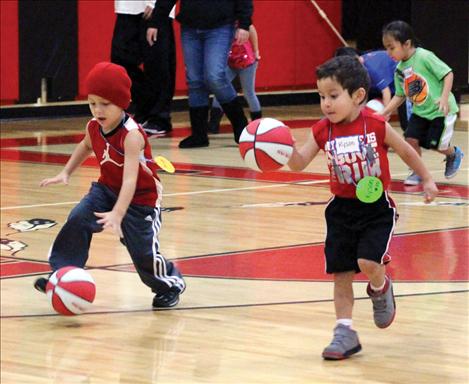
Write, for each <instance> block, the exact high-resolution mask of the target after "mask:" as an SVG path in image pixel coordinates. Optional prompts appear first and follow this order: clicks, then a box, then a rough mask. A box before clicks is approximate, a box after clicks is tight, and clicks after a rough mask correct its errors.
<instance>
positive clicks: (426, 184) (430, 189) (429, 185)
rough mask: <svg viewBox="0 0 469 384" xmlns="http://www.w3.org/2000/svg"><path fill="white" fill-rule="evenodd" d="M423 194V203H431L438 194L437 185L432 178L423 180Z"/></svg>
mask: <svg viewBox="0 0 469 384" xmlns="http://www.w3.org/2000/svg"><path fill="white" fill-rule="evenodd" d="M423 195H424V202H425V204H428V203H431V202H432V201H433V200H435V197H436V196H437V195H438V187H437V186H436V184H435V182H434V181H433V180H432V179H430V180H424V181H423Z"/></svg>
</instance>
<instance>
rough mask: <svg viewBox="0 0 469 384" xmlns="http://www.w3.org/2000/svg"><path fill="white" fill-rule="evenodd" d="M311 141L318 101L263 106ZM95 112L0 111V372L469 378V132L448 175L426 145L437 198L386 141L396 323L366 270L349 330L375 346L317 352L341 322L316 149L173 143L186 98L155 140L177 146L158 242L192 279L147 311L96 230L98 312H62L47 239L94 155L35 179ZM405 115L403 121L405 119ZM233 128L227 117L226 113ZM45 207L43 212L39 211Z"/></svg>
mask: <svg viewBox="0 0 469 384" xmlns="http://www.w3.org/2000/svg"><path fill="white" fill-rule="evenodd" d="M264 114H265V116H271V117H275V118H278V119H280V120H283V121H285V122H286V123H287V124H288V125H290V126H291V128H292V129H293V134H294V135H295V137H296V138H297V140H298V141H299V142H302V141H303V140H304V138H305V136H306V133H307V131H308V129H307V127H309V126H311V124H312V122H313V120H315V119H317V118H318V117H319V111H318V108H317V106H314V107H311V106H297V107H277V108H266V109H265V111H264ZM87 120H88V117H82V118H69V119H43V120H37V121H2V122H1V133H2V138H1V140H0V143H1V164H0V165H1V211H0V213H1V264H0V265H1V277H2V279H1V351H2V352H1V382H2V383H3V384H7V383H15V384H16V383H67V384H68V383H92V384H94V383H135V384H137V383H240V384H244V383H246V384H247V383H357V384H358V383H360V384H361V383H396V384H397V383H399V384H401V383H410V382H412V383H435V384H441V383H461V384H462V383H468V382H469V371H468V361H469V329H468V328H469V325H468V321H467V319H468V308H469V305H468V291H469V290H468V288H469V287H468V280H469V271H468V270H469V264H468V233H469V231H468V208H467V205H468V197H469V194H468V160H467V159H468V157H469V155H468V150H469V148H468V133H467V130H459V131H456V133H455V136H454V142H455V143H457V144H458V145H460V146H461V147H462V149H463V151H464V152H465V153H466V157H465V158H464V162H463V165H462V169H461V171H460V172H459V173H458V174H457V176H456V177H455V178H454V179H452V180H450V181H448V180H445V178H444V176H443V168H444V163H443V162H442V160H443V158H442V156H440V155H438V154H436V153H433V152H429V151H425V152H424V155H423V157H424V160H425V162H426V163H427V165H428V167H429V168H430V170H431V171H432V174H433V175H434V177H435V179H436V181H437V182H438V184H439V187H440V191H441V194H440V196H439V198H438V199H437V201H436V203H434V204H431V205H427V206H425V205H424V204H423V203H422V196H421V190H420V189H419V187H410V188H409V187H404V186H403V185H402V180H403V179H404V178H405V177H406V176H407V173H408V171H407V168H406V166H405V164H404V163H403V162H402V161H401V160H400V159H399V158H397V157H396V155H395V154H394V153H390V155H389V156H390V163H391V169H392V174H393V179H394V182H393V184H392V187H391V194H392V196H393V198H394V199H395V200H396V203H397V204H398V211H399V213H400V219H399V221H398V224H397V228H396V233H395V237H394V239H393V242H392V245H391V254H392V257H393V262H392V263H391V264H390V267H389V273H390V275H391V276H392V277H393V279H394V281H395V293H396V302H397V316H396V320H395V322H394V323H393V325H392V326H391V327H390V328H388V329H386V330H381V329H378V328H376V327H375V326H374V324H373V320H372V311H371V303H370V301H369V299H368V298H367V297H366V293H365V286H366V281H365V279H364V277H363V276H362V275H357V279H356V283H355V287H354V288H355V295H356V297H357V300H356V302H355V308H354V328H355V329H356V330H357V331H358V333H359V337H360V341H361V343H362V346H363V350H362V351H361V352H360V353H359V354H357V355H355V356H353V357H352V358H350V359H348V360H345V361H340V362H331V361H323V360H322V359H321V352H322V349H323V348H324V347H325V346H326V345H327V344H328V343H329V342H330V339H331V336H332V329H333V327H334V325H335V324H334V323H335V316H334V309H333V301H332V288H333V286H332V282H331V279H330V276H328V275H326V274H325V273H324V260H323V255H322V248H323V240H324V236H325V223H324V217H323V213H324V207H325V204H326V201H327V200H328V198H329V196H330V193H329V190H328V184H327V174H326V165H325V159H324V156H323V155H320V156H319V157H318V158H317V159H315V160H314V161H313V163H312V164H311V165H310V166H309V167H308V169H307V170H306V171H305V172H302V173H299V172H291V171H289V170H282V171H279V172H273V173H271V174H258V173H255V172H254V171H250V170H247V169H246V168H245V167H244V165H243V163H242V160H241V158H240V156H239V153H238V150H237V148H236V146H235V144H234V142H233V140H232V135H231V134H229V133H222V134H219V135H212V136H211V137H210V139H211V143H210V147H209V148H203V149H191V150H179V149H178V147H177V144H178V142H179V140H180V139H181V138H182V137H183V136H185V135H186V134H187V133H188V130H187V114H186V113H175V114H174V120H175V127H176V128H175V130H174V132H173V134H172V136H171V137H167V138H154V139H151V143H152V146H153V154H154V155H163V156H165V157H167V158H169V159H170V160H171V161H173V162H174V164H175V166H176V168H177V173H176V174H174V175H169V174H165V173H163V172H162V173H161V179H162V181H163V184H164V187H165V190H164V202H163V206H164V208H165V212H164V225H163V229H162V231H161V236H160V241H161V246H162V252H163V254H164V255H165V256H166V257H167V258H169V259H171V260H173V261H175V262H176V263H177V265H178V266H179V267H180V269H181V270H182V272H183V273H184V275H185V276H186V281H187V286H188V287H187V290H186V292H185V293H184V295H183V296H182V297H181V302H180V304H179V306H178V307H176V308H175V309H173V310H164V311H152V309H151V300H152V295H151V293H150V291H149V290H148V289H147V288H146V287H145V286H144V285H143V284H142V283H141V282H140V280H139V279H138V277H137V275H136V273H135V271H134V269H133V267H132V264H131V262H130V258H129V256H128V255H127V253H126V250H125V248H124V247H123V246H121V245H120V243H119V241H118V239H117V238H116V237H115V236H114V235H113V234H111V233H107V232H105V233H101V234H97V235H95V237H94V239H93V243H92V247H91V253H90V255H91V256H90V260H89V263H88V267H89V272H90V273H91V274H92V276H93V277H94V279H95V281H96V283H97V297H96V300H95V303H94V304H93V306H92V309H91V311H90V312H89V313H87V314H85V315H82V316H76V317H62V316H59V315H57V314H55V313H54V312H53V310H52V309H51V308H50V307H49V305H48V302H47V300H46V297H45V296H44V295H41V294H40V293H38V292H37V291H35V290H34V289H33V287H32V283H33V281H34V280H35V279H36V278H37V277H38V276H40V275H46V274H47V272H48V271H49V269H48V264H47V252H48V249H49V247H50V245H51V242H52V241H53V239H54V237H55V235H56V234H57V232H58V230H59V229H60V227H61V226H62V224H63V223H64V221H65V219H66V217H67V215H68V212H69V211H70V209H71V208H72V207H73V206H74V204H76V202H78V201H79V199H80V198H81V197H82V196H83V195H84V194H85V193H86V191H87V190H88V188H89V184H90V182H91V181H92V180H94V179H96V176H97V173H98V170H97V165H96V161H95V160H94V159H89V161H87V162H86V163H85V165H84V166H82V167H81V168H80V169H79V170H78V171H77V172H76V173H75V175H74V176H73V177H72V179H71V182H70V185H68V186H50V187H47V188H45V189H39V187H38V183H39V181H40V180H42V179H43V178H45V177H49V176H52V175H55V174H56V173H58V172H59V170H60V169H61V167H62V166H63V164H64V163H65V162H66V161H67V158H68V155H69V154H70V153H71V151H72V150H73V148H74V145H75V144H76V143H77V142H78V141H79V140H80V139H81V137H82V134H83V130H84V124H85V123H86V121H87ZM396 129H398V128H396ZM224 131H226V132H228V131H227V127H225V129H224ZM38 218H39V219H47V221H46V222H45V223H46V225H43V226H41V227H32V228H31V225H29V222H28V221H29V220H31V219H38Z"/></svg>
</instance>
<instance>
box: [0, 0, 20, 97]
mask: <svg viewBox="0 0 469 384" xmlns="http://www.w3.org/2000/svg"><path fill="white" fill-rule="evenodd" d="M0 36H1V41H0V61H1V62H0V80H1V81H0V102H1V104H12V103H14V101H15V100H18V98H19V79H18V72H19V70H18V69H19V65H18V1H17V0H12V1H0Z"/></svg>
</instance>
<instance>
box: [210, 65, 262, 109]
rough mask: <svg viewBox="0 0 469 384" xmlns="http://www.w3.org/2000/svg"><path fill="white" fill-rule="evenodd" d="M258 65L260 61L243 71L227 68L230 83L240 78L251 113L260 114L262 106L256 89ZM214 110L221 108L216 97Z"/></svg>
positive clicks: (213, 105)
mask: <svg viewBox="0 0 469 384" xmlns="http://www.w3.org/2000/svg"><path fill="white" fill-rule="evenodd" d="M257 65H258V61H256V62H254V63H253V64H251V65H250V66H249V67H246V68H243V69H233V68H231V67H229V66H226V75H227V76H228V80H229V81H233V79H234V78H235V77H236V76H239V81H240V83H241V88H243V95H244V98H245V99H246V101H247V103H248V105H249V110H250V111H251V112H259V111H260V110H261V104H260V103H259V99H258V98H257V95H256V87H255V86H256V71H257ZM212 108H221V106H220V103H219V102H218V99H217V98H216V97H214V98H213V104H212Z"/></svg>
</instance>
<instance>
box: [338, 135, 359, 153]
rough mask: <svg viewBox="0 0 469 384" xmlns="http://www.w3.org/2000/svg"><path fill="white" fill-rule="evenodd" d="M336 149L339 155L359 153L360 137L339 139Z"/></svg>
mask: <svg viewBox="0 0 469 384" xmlns="http://www.w3.org/2000/svg"><path fill="white" fill-rule="evenodd" d="M335 149H336V152H337V154H338V155H341V154H344V153H354V152H359V151H360V144H359V142H358V136H347V137H337V138H336V139H335Z"/></svg>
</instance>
